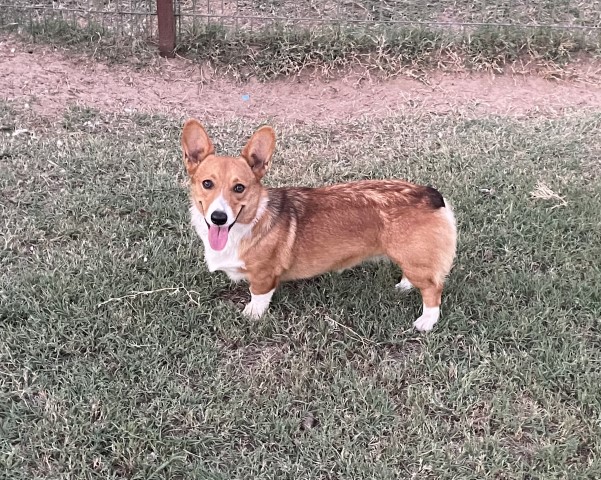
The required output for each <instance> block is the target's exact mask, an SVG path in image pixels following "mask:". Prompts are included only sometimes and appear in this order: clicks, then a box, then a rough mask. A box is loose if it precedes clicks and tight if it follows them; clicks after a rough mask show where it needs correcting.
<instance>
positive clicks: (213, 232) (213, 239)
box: [209, 225, 229, 250]
mask: <svg viewBox="0 0 601 480" xmlns="http://www.w3.org/2000/svg"><path fill="white" fill-rule="evenodd" d="M228 233H229V231H228V228H227V227H217V226H215V225H211V226H210V227H209V243H210V244H211V248H212V249H213V250H223V249H224V248H225V244H226V243H227V234H228Z"/></svg>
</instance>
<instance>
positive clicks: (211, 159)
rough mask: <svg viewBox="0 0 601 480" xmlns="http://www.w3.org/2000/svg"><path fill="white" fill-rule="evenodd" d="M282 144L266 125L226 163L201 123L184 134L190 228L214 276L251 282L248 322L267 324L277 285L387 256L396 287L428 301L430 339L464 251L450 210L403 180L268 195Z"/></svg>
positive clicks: (430, 192) (422, 323) (433, 193)
mask: <svg viewBox="0 0 601 480" xmlns="http://www.w3.org/2000/svg"><path fill="white" fill-rule="evenodd" d="M275 142H276V137H275V132H274V130H273V129H272V128H271V127H269V126H264V127H261V128H259V129H258V130H257V131H256V132H255V133H254V134H253V135H252V137H251V138H250V139H249V140H248V143H247V144H246V146H245V147H244V148H243V149H242V152H241V154H240V156H239V157H225V156H219V155H216V154H215V148H214V146H213V143H212V142H211V140H210V139H209V136H208V135H207V132H206V131H205V129H204V128H203V127H202V125H201V124H200V122H199V121H198V120H196V119H190V120H188V121H186V123H185V124H184V127H183V130H182V135H181V146H182V150H183V157H184V165H185V168H186V170H187V173H188V176H189V179H190V198H191V203H192V206H191V209H190V212H191V220H192V225H193V227H194V229H195V230H196V232H197V233H198V235H199V236H200V238H201V239H202V242H203V244H204V253H205V261H206V263H207V266H208V269H209V271H211V272H214V271H216V270H221V271H223V272H225V273H226V274H227V275H228V276H229V278H230V279H232V280H234V281H239V280H246V281H248V283H249V286H250V296H251V300H250V302H249V303H248V304H247V305H246V307H245V308H244V314H245V315H247V316H250V317H254V318H259V317H261V316H262V315H263V313H265V311H266V310H267V308H268V306H269V303H270V301H271V297H272V296H273V292H274V291H275V289H276V288H277V286H278V285H279V284H280V282H284V281H287V280H296V279H302V278H309V277H313V276H316V275H320V274H323V273H325V272H328V271H333V270H343V269H345V268H349V267H353V266H355V265H357V264H359V263H361V262H363V261H364V260H368V259H371V258H374V257H380V256H386V257H388V258H390V259H391V260H392V261H393V262H395V263H397V264H398V266H399V267H400V268H401V270H402V272H403V276H402V279H401V281H400V282H399V283H398V284H397V285H396V287H397V288H399V289H401V290H409V289H411V288H413V287H416V288H417V289H419V291H420V293H421V296H422V301H423V311H422V314H421V316H420V317H419V318H418V319H417V320H416V321H415V322H414V326H415V328H416V329H417V330H419V331H424V332H425V331H429V330H431V329H432V328H433V326H434V324H435V323H436V322H437V321H438V319H439V316H440V303H441V295H442V289H443V285H444V282H445V278H446V276H447V275H448V273H449V272H450V270H451V267H452V264H453V261H454V257H455V249H456V242H457V232H456V225H455V217H454V215H453V211H452V209H451V206H450V205H449V204H448V202H447V201H446V200H445V199H444V198H443V197H442V195H441V194H440V193H439V192H438V191H437V190H435V189H434V188H431V187H425V186H419V185H414V184H412V183H409V182H406V181H403V180H363V181H357V182H351V183H343V184H337V185H330V186H324V187H320V188H306V187H286V188H265V187H263V185H262V184H261V179H262V178H263V177H264V175H265V174H266V173H267V171H268V170H269V168H270V166H271V157H272V155H273V152H274V150H275Z"/></svg>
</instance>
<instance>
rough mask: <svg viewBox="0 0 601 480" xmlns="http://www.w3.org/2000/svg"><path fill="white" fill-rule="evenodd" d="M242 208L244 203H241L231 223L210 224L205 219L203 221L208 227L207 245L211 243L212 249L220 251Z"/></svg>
mask: <svg viewBox="0 0 601 480" xmlns="http://www.w3.org/2000/svg"><path fill="white" fill-rule="evenodd" d="M243 208H244V205H242V207H241V208H240V211H239V212H238V215H236V219H235V220H234V221H233V222H232V224H231V225H221V226H220V225H212V224H210V223H209V222H207V220H206V219H205V223H206V224H207V227H209V245H211V248H212V249H213V250H216V251H220V250H223V249H224V248H225V246H226V245H227V239H228V236H229V234H230V230H231V229H232V227H233V226H234V225H235V224H236V222H237V221H238V217H239V216H240V213H241V212H242V209H243Z"/></svg>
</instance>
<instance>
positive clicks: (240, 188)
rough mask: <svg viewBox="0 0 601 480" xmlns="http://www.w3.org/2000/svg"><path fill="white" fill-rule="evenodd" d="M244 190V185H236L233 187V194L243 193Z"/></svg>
mask: <svg viewBox="0 0 601 480" xmlns="http://www.w3.org/2000/svg"><path fill="white" fill-rule="evenodd" d="M244 188H245V187H244V185H242V184H241V183H237V184H236V185H234V192H236V193H242V192H243V191H244Z"/></svg>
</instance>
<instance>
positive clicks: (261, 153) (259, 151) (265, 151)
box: [242, 126, 275, 180]
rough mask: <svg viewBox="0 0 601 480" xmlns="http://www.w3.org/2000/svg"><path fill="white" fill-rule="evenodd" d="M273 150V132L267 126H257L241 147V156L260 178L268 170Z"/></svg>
mask: <svg viewBox="0 0 601 480" xmlns="http://www.w3.org/2000/svg"><path fill="white" fill-rule="evenodd" d="M274 150H275V132H274V131H273V128H271V127H269V126H264V127H261V128H259V129H258V130H257V131H256V132H255V133H254V134H253V136H252V137H250V140H249V141H248V143H247V144H246V146H245V147H244V148H243V149H242V157H243V158H244V159H245V160H246V161H247V163H248V165H249V166H250V168H252V170H253V172H254V174H255V176H256V177H257V179H258V180H261V178H263V175H265V173H266V172H267V170H269V167H270V166H271V156H272V155H273V151H274Z"/></svg>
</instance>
